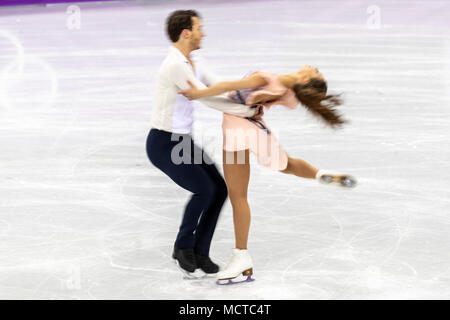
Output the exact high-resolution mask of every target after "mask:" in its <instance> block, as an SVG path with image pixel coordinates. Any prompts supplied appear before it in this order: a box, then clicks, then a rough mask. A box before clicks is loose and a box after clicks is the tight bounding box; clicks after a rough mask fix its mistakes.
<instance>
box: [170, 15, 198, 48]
mask: <svg viewBox="0 0 450 320" xmlns="http://www.w3.org/2000/svg"><path fill="white" fill-rule="evenodd" d="M192 17H197V18H200V15H199V14H198V13H197V12H195V11H194V10H177V11H174V12H172V13H171V14H170V15H169V16H168V17H167V20H166V27H167V34H168V35H169V38H170V40H171V41H172V42H177V41H178V39H179V38H180V34H181V32H182V31H183V30H184V29H188V30H191V31H192Z"/></svg>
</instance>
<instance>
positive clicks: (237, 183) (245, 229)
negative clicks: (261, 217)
mask: <svg viewBox="0 0 450 320" xmlns="http://www.w3.org/2000/svg"><path fill="white" fill-rule="evenodd" d="M239 158H240V159H242V160H244V161H239V162H238V161H237V159H239ZM231 159H233V161H232V163H227V160H228V162H231V161H230V160H231ZM223 173H224V176H225V182H226V184H227V188H228V196H229V197H230V201H231V205H232V207H233V221H234V234H235V239H236V248H237V249H247V240H248V233H249V230H250V207H249V205H248V201H247V189H248V182H249V180H250V162H249V150H242V151H237V152H228V151H225V150H223Z"/></svg>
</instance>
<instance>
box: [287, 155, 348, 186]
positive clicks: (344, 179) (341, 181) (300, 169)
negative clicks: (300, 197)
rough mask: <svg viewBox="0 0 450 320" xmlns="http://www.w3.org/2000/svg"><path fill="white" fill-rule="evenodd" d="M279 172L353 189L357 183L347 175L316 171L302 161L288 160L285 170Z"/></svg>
mask: <svg viewBox="0 0 450 320" xmlns="http://www.w3.org/2000/svg"><path fill="white" fill-rule="evenodd" d="M280 172H283V173H287V174H293V175H296V176H297V177H301V178H308V179H317V180H319V181H320V182H321V183H324V184H331V183H333V184H337V185H340V186H342V187H346V188H353V187H354V186H356V183H357V182H356V179H355V178H354V177H352V176H350V175H348V174H343V173H339V172H332V171H328V170H318V169H316V168H315V167H313V166H312V165H310V164H309V163H308V162H306V161H304V160H302V159H294V158H288V163H287V166H286V168H285V169H283V170H280Z"/></svg>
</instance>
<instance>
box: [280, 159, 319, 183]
mask: <svg viewBox="0 0 450 320" xmlns="http://www.w3.org/2000/svg"><path fill="white" fill-rule="evenodd" d="M318 171H319V170H318V169H316V168H315V167H313V166H312V165H310V164H309V163H308V162H306V161H304V160H302V159H295V158H288V163H287V167H286V169H284V170H280V172H283V173H287V174H293V175H296V176H297V177H301V178H308V179H315V178H316V174H317V172H318Z"/></svg>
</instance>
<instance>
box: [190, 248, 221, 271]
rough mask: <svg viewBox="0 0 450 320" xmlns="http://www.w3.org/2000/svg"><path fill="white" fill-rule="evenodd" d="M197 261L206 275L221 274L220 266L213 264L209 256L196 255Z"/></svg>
mask: <svg viewBox="0 0 450 320" xmlns="http://www.w3.org/2000/svg"><path fill="white" fill-rule="evenodd" d="M195 259H196V260H197V267H198V268H200V269H202V271H203V272H204V273H209V274H211V273H217V272H219V266H218V265H217V264H215V263H214V262H212V261H211V259H210V258H209V257H208V256H204V255H201V254H198V253H195Z"/></svg>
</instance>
